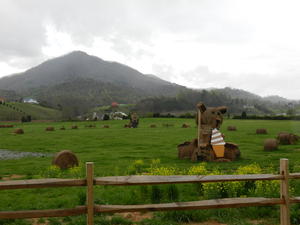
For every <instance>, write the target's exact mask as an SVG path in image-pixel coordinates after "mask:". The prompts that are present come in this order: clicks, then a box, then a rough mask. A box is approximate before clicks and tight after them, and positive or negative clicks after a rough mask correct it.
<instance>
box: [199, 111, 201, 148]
mask: <svg viewBox="0 0 300 225" xmlns="http://www.w3.org/2000/svg"><path fill="white" fill-rule="evenodd" d="M200 137H201V111H200V109H198V147H200V144H201V141H200Z"/></svg>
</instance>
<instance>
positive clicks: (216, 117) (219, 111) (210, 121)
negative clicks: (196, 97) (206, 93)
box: [196, 103, 227, 129]
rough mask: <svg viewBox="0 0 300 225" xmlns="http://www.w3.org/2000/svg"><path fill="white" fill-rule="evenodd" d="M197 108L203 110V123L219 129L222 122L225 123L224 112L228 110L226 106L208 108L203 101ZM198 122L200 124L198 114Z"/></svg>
mask: <svg viewBox="0 0 300 225" xmlns="http://www.w3.org/2000/svg"><path fill="white" fill-rule="evenodd" d="M197 108H198V109H199V110H200V112H201V125H207V126H209V127H211V128H217V129H219V128H220V126H221V124H222V123H223V114H224V113H226V111H227V107H226V106H219V107H209V108H206V106H205V105H204V104H203V103H198V104H197ZM196 123H197V124H198V115H197V119H196Z"/></svg>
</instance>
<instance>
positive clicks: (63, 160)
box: [52, 150, 79, 169]
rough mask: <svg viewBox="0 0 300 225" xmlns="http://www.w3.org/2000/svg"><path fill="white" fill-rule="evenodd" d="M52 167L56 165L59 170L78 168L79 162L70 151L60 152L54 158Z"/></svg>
mask: <svg viewBox="0 0 300 225" xmlns="http://www.w3.org/2000/svg"><path fill="white" fill-rule="evenodd" d="M52 165H56V166H58V167H59V168H60V169H68V168H71V167H74V166H78V165H79V162H78V158H77V156H76V155H75V154H74V153H73V152H71V151H70V150H62V151H60V152H58V153H57V154H56V155H55V156H54V158H53V160H52Z"/></svg>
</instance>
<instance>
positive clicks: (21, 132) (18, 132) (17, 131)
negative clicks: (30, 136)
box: [14, 128, 24, 134]
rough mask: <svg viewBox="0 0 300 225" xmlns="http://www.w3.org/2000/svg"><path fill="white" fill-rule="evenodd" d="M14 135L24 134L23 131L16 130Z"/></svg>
mask: <svg viewBox="0 0 300 225" xmlns="http://www.w3.org/2000/svg"><path fill="white" fill-rule="evenodd" d="M14 133H15V134H24V130H23V129H21V128H17V129H15V130H14Z"/></svg>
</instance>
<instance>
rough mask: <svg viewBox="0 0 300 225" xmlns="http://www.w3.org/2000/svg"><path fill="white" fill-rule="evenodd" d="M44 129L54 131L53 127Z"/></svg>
mask: <svg viewBox="0 0 300 225" xmlns="http://www.w3.org/2000/svg"><path fill="white" fill-rule="evenodd" d="M46 131H54V127H46Z"/></svg>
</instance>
